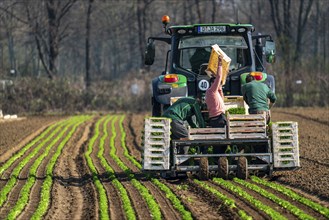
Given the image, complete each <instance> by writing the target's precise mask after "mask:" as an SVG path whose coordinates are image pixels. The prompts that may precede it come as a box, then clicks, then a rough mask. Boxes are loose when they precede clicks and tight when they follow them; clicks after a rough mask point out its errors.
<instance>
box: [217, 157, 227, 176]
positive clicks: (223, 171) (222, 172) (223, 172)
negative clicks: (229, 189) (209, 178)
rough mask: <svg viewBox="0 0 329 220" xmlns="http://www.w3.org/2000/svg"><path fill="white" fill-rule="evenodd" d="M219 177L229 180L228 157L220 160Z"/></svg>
mask: <svg viewBox="0 0 329 220" xmlns="http://www.w3.org/2000/svg"><path fill="white" fill-rule="evenodd" d="M218 177H220V178H223V179H225V180H226V179H228V160H227V158H226V157H220V158H219V159H218Z"/></svg>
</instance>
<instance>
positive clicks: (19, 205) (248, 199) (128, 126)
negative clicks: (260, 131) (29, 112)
mask: <svg viewBox="0 0 329 220" xmlns="http://www.w3.org/2000/svg"><path fill="white" fill-rule="evenodd" d="M145 116H146V114H138V115H136V114H110V113H109V114H105V115H94V116H72V117H27V118H24V119H22V120H12V121H0V219H6V218H8V219H31V218H34V219H143V220H144V219H251V218H253V219H298V218H299V219H329V145H328V142H329V136H328V133H329V109H323V108H321V109H320V108H291V109H283V108H276V109H274V110H273V112H272V120H273V121H297V122H298V126H299V146H300V161H301V168H300V169H298V170H295V171H280V172H274V174H273V177H272V178H271V179H268V178H257V177H252V178H250V179H248V180H246V181H243V180H239V179H233V180H226V181H225V180H222V179H219V178H214V179H211V180H208V181H199V180H197V179H196V178H192V177H191V178H188V179H177V180H163V179H161V178H158V177H155V176H149V175H145V174H144V173H142V172H141V152H142V146H141V138H142V130H143V123H144V117H145Z"/></svg>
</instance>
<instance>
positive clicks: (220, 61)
mask: <svg viewBox="0 0 329 220" xmlns="http://www.w3.org/2000/svg"><path fill="white" fill-rule="evenodd" d="M218 66H222V58H221V57H220V56H218Z"/></svg>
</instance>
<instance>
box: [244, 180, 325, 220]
mask: <svg viewBox="0 0 329 220" xmlns="http://www.w3.org/2000/svg"><path fill="white" fill-rule="evenodd" d="M248 182H249V183H252V184H255V185H257V186H259V187H261V188H263V189H264V190H266V191H267V192H269V193H272V194H274V195H276V196H277V197H279V198H281V199H284V200H286V201H287V202H289V203H291V204H292V205H294V206H296V207H297V208H299V209H300V210H302V211H303V212H305V213H306V214H308V215H310V216H313V217H315V218H316V219H325V218H324V217H323V216H322V215H321V214H320V213H318V212H316V211H314V210H313V209H311V208H310V207H308V206H306V205H304V204H302V203H299V202H297V201H295V200H294V199H291V198H290V197H288V196H286V195H284V194H282V193H280V192H278V191H276V190H274V189H272V188H270V187H266V186H264V185H261V184H257V183H255V182H253V181H250V180H249V181H248ZM308 198H309V199H311V200H314V199H315V198H310V197H308ZM317 203H320V201H317Z"/></svg>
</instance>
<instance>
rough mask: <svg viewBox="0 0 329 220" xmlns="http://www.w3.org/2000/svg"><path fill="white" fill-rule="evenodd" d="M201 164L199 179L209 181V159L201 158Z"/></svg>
mask: <svg viewBox="0 0 329 220" xmlns="http://www.w3.org/2000/svg"><path fill="white" fill-rule="evenodd" d="M199 162H200V171H199V179H200V180H208V179H209V164H208V157H201V158H200V161H199Z"/></svg>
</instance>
